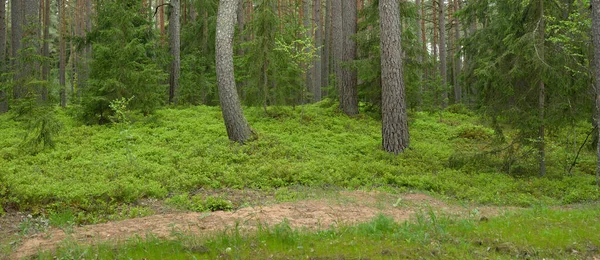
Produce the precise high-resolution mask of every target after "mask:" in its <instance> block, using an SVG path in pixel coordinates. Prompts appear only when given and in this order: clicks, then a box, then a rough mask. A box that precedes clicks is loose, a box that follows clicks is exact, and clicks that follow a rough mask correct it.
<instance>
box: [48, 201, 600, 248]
mask: <svg viewBox="0 0 600 260" xmlns="http://www.w3.org/2000/svg"><path fill="white" fill-rule="evenodd" d="M599 215H600V206H599V205H598V204H595V205H587V206H584V207H581V208H578V209H571V210H553V209H548V208H533V209H529V210H524V211H519V212H514V213H508V214H507V215H503V216H499V217H495V218H491V219H489V220H487V219H486V220H485V221H479V220H473V219H455V218H450V217H448V216H437V215H435V214H433V213H430V212H425V213H422V214H420V215H418V216H417V217H416V219H414V220H413V221H410V222H405V223H396V222H394V221H393V220H392V219H389V218H387V217H385V216H378V217H376V218H375V219H373V220H372V221H370V222H368V223H363V224H359V225H356V226H342V227H336V228H329V229H322V230H316V231H314V230H313V231H311V230H297V229H292V228H290V227H289V225H287V223H286V222H283V223H281V224H278V225H275V226H272V227H266V226H262V227H259V229H258V230H257V231H256V232H242V231H240V230H238V229H236V228H232V229H230V230H226V231H223V232H221V233H218V234H214V235H206V236H190V235H186V234H182V233H178V232H176V231H174V232H173V235H174V236H175V237H176V238H177V239H176V240H174V241H168V240H161V239H157V238H155V237H151V236H150V237H148V238H140V237H137V238H134V239H130V240H129V241H128V242H126V243H122V244H120V245H115V244H112V243H104V244H100V245H95V246H84V245H78V244H74V243H69V242H66V243H65V244H64V245H63V246H62V247H61V248H60V249H58V250H57V251H56V252H46V253H43V254H41V255H40V256H39V259H53V257H57V259H72V258H98V259H216V258H228V259H264V258H269V257H270V256H273V257H274V259H342V258H351V259H361V258H362V259H366V258H368V259H390V258H392V259H417V258H441V259H484V258H491V259H515V258H537V259H543V258H546V259H548V258H550V259H570V258H573V259H585V258H591V257H593V256H598V255H599V254H600V251H599V250H598V249H599V247H600V235H599V234H600V232H599V231H600V224H598V223H597V221H590V220H594V219H597V217H598V216H599Z"/></svg>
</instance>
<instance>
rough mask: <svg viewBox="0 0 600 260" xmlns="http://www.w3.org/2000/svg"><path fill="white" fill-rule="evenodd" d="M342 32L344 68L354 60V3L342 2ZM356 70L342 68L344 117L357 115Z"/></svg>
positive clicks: (341, 97)
mask: <svg viewBox="0 0 600 260" xmlns="http://www.w3.org/2000/svg"><path fill="white" fill-rule="evenodd" d="M342 7H343V8H342V10H343V14H342V22H343V25H342V31H343V33H344V36H343V37H344V54H343V62H344V63H345V64H346V66H348V65H349V63H350V62H352V61H354V60H355V59H356V42H355V41H354V40H353V39H352V36H353V35H354V34H356V1H355V0H350V1H343V5H342ZM356 85H357V75H356V70H355V69H353V68H350V67H345V68H342V92H341V93H340V105H341V107H342V110H343V111H344V113H346V115H356V114H358V90H357V86H356Z"/></svg>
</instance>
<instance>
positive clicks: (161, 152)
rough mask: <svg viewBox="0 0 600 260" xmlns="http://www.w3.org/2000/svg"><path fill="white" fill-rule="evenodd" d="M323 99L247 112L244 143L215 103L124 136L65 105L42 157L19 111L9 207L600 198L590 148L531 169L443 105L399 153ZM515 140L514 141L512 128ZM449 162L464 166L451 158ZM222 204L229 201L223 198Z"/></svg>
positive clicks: (9, 147)
mask: <svg viewBox="0 0 600 260" xmlns="http://www.w3.org/2000/svg"><path fill="white" fill-rule="evenodd" d="M323 102H325V103H326V102H327V101H323ZM325 103H318V104H315V105H307V106H306V107H305V109H304V111H300V110H299V109H296V110H293V109H292V108H290V107H279V108H278V109H279V111H280V112H278V114H280V115H281V116H278V117H265V116H264V113H263V112H262V110H261V109H259V108H248V109H247V110H246V112H247V115H248V119H249V121H250V122H251V123H252V125H253V127H254V129H255V131H256V132H257V140H254V141H252V142H249V143H248V144H246V145H244V146H241V145H238V144H231V143H230V142H229V141H228V139H227V135H226V133H225V129H224V128H223V125H222V117H221V112H220V110H219V108H215V107H203V106H201V107H194V108H188V109H180V110H175V109H163V110H158V111H156V114H155V115H153V116H150V117H146V118H143V119H142V118H141V117H140V115H137V116H136V115H133V119H132V122H131V124H130V125H129V126H128V128H127V129H126V132H124V130H123V128H122V127H118V125H110V126H87V125H78V124H77V123H76V122H74V121H73V120H72V119H69V117H68V116H65V115H64V114H63V112H58V113H57V115H56V117H57V118H58V119H59V121H60V122H62V124H63V125H64V126H63V130H62V132H61V135H59V136H56V138H55V140H54V142H55V148H54V149H52V150H48V149H46V150H43V151H40V152H39V153H37V154H23V153H22V152H21V151H20V149H18V147H19V145H20V143H21V141H22V136H23V134H24V133H25V132H26V131H25V130H24V129H23V128H22V127H21V126H20V125H19V123H18V122H15V121H13V120H12V119H10V117H8V116H0V127H1V128H2V129H5V130H4V131H1V132H0V176H1V177H0V180H1V181H2V183H3V184H2V185H3V186H4V187H5V189H4V190H5V196H3V200H4V202H3V203H4V205H13V206H12V208H16V209H20V210H32V211H37V212H44V209H48V208H51V207H53V206H52V205H57V206H56V207H59V208H73V209H81V208H84V209H85V212H102V213H101V214H100V215H101V216H100V217H98V216H96V217H94V216H92V215H82V216H81V217H78V221H83V222H86V223H87V222H90V221H91V222H93V221H98V220H101V219H106V218H108V217H107V216H111V215H115V214H119V212H120V209H119V205H128V204H132V203H133V204H135V203H136V201H139V200H140V199H142V198H147V197H149V198H157V199H164V198H168V197H169V194H182V193H184V194H186V195H183V197H182V198H181V201H182V203H184V204H183V205H184V207H183V208H188V206H187V205H188V204H185V203H188V202H190V201H191V202H193V201H194V199H193V198H192V197H189V195H187V194H194V192H195V191H197V190H198V189H200V188H206V189H211V188H233V189H242V188H250V189H271V188H279V187H289V186H313V187H320V186H331V185H333V186H338V187H344V188H358V187H362V188H373V189H375V188H379V187H382V188H383V187H387V188H391V189H395V190H399V191H405V190H413V189H414V190H423V191H429V192H434V193H438V194H442V195H444V196H448V197H453V198H456V199H460V200H468V201H474V202H477V203H483V204H496V205H531V204H540V203H543V204H562V203H574V202H583V201H592V200H596V199H598V198H599V196H600V193H598V192H597V191H598V188H597V187H596V186H595V183H594V178H593V176H592V175H590V174H587V173H588V172H589V169H587V167H589V166H587V165H588V164H587V163H584V162H588V161H594V155H593V154H592V153H591V152H589V151H585V150H584V151H583V153H582V154H581V156H580V162H582V163H581V164H578V165H577V167H576V168H575V170H574V172H573V174H572V176H568V175H566V174H565V172H564V161H565V159H564V157H563V155H564V154H572V152H570V150H564V149H565V148H563V147H564V145H562V144H561V143H560V142H558V141H556V142H552V141H551V140H550V141H549V143H551V144H553V145H549V147H550V148H551V149H550V148H549V151H548V153H549V154H548V177H547V178H536V177H533V176H534V175H535V170H534V169H532V168H531V167H530V166H529V165H531V164H532V163H533V162H534V159H535V158H532V159H528V158H527V157H521V156H515V157H509V154H508V153H507V152H505V150H502V151H501V152H495V150H496V149H498V147H496V146H494V145H492V142H493V141H494V140H493V139H492V140H490V139H487V138H486V139H479V138H473V139H471V138H457V137H458V136H459V135H460V134H461V133H464V132H465V131H467V132H469V133H470V132H472V130H471V129H477V130H473V131H475V133H477V135H476V136H479V134H480V133H481V132H480V130H483V132H484V133H486V134H485V136H489V135H490V133H491V131H492V130H490V129H489V128H487V127H484V126H481V125H479V124H478V123H477V121H478V119H477V118H475V117H471V116H468V115H462V114H453V113H447V112H443V118H444V120H443V121H440V120H439V117H438V115H437V114H434V115H430V114H428V113H424V112H413V113H411V116H410V118H411V121H410V127H411V133H412V135H413V138H414V140H415V142H414V143H413V145H412V149H410V150H408V151H407V152H406V153H404V154H402V155H400V156H391V155H389V154H387V153H385V152H383V151H381V150H380V144H381V136H380V123H379V122H378V121H376V120H373V119H370V118H368V117H366V116H363V117H358V118H348V117H345V116H343V115H339V114H338V113H339V112H338V111H337V109H336V105H332V106H331V107H330V108H326V109H324V108H321V107H320V106H323V104H325ZM465 129H466V130H465ZM506 135H507V136H508V140H512V138H513V137H511V135H512V134H511V133H506ZM583 138H585V133H583V132H580V134H579V135H578V137H577V140H580V141H579V142H581V141H582V140H583ZM348 140H352V142H349V141H348ZM556 140H563V139H562V138H557V139H556ZM502 147H504V144H503V145H501V146H499V148H502ZM552 147H555V148H552ZM521 149H522V151H527V150H530V148H527V146H522V148H521ZM461 154H462V155H463V157H462V158H466V159H465V160H462V159H460V155H461ZM477 154H481V156H480V157H476V156H475V155H477ZM457 156H458V157H457ZM451 158H454V159H452V160H455V161H456V160H462V161H463V163H462V164H453V163H450V162H451V161H452V160H451ZM480 158H487V159H485V160H480ZM510 158H513V159H514V160H513V161H512V164H511V165H512V166H511V169H512V170H511V171H510V172H511V175H507V174H502V172H504V173H506V172H507V171H506V170H503V169H504V168H503V167H504V165H506V163H505V160H508V159H510ZM511 160H512V159H511ZM517 168H519V170H516V169H517ZM517 173H518V174H517ZM206 199H207V198H206V197H199V198H197V199H196V200H197V202H195V203H190V205H201V206H202V208H198V209H195V210H208V209H209V206H207V204H203V203H204V200H206ZM223 199H226V198H223ZM170 200H175V197H172V198H170ZM200 201H202V202H201V203H199V202H200ZM57 203H58V204H57ZM174 204H177V203H174ZM209 204H211V203H209ZM212 204H214V208H226V206H224V205H226V204H222V203H221V202H219V200H217V201H216V202H215V203H212ZM211 207H212V206H211ZM188 209H192V208H188ZM76 214H78V211H77V212H76ZM103 216H104V217H103Z"/></svg>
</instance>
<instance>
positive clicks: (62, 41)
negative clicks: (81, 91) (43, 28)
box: [57, 0, 67, 107]
mask: <svg viewBox="0 0 600 260" xmlns="http://www.w3.org/2000/svg"><path fill="white" fill-rule="evenodd" d="M57 2H58V17H59V36H58V37H59V39H58V41H59V49H60V51H59V52H60V54H59V61H58V63H59V64H58V67H59V69H58V82H59V85H60V106H61V107H66V106H67V93H66V92H67V91H66V85H67V78H66V67H67V44H66V35H67V34H66V29H67V25H66V19H65V15H66V14H65V0H57Z"/></svg>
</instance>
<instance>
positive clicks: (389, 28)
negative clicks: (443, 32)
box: [379, 0, 410, 154]
mask: <svg viewBox="0 0 600 260" xmlns="http://www.w3.org/2000/svg"><path fill="white" fill-rule="evenodd" d="M379 15H380V19H381V22H380V30H381V37H380V41H381V48H380V51H381V85H382V91H381V94H382V130H381V133H382V138H383V149H384V150H385V151H387V152H390V153H394V154H399V153H401V152H403V151H404V149H406V148H407V147H408V145H409V143H410V136H409V133H408V119H407V115H406V105H405V93H404V79H403V69H402V44H401V30H400V9H399V6H398V0H379Z"/></svg>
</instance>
